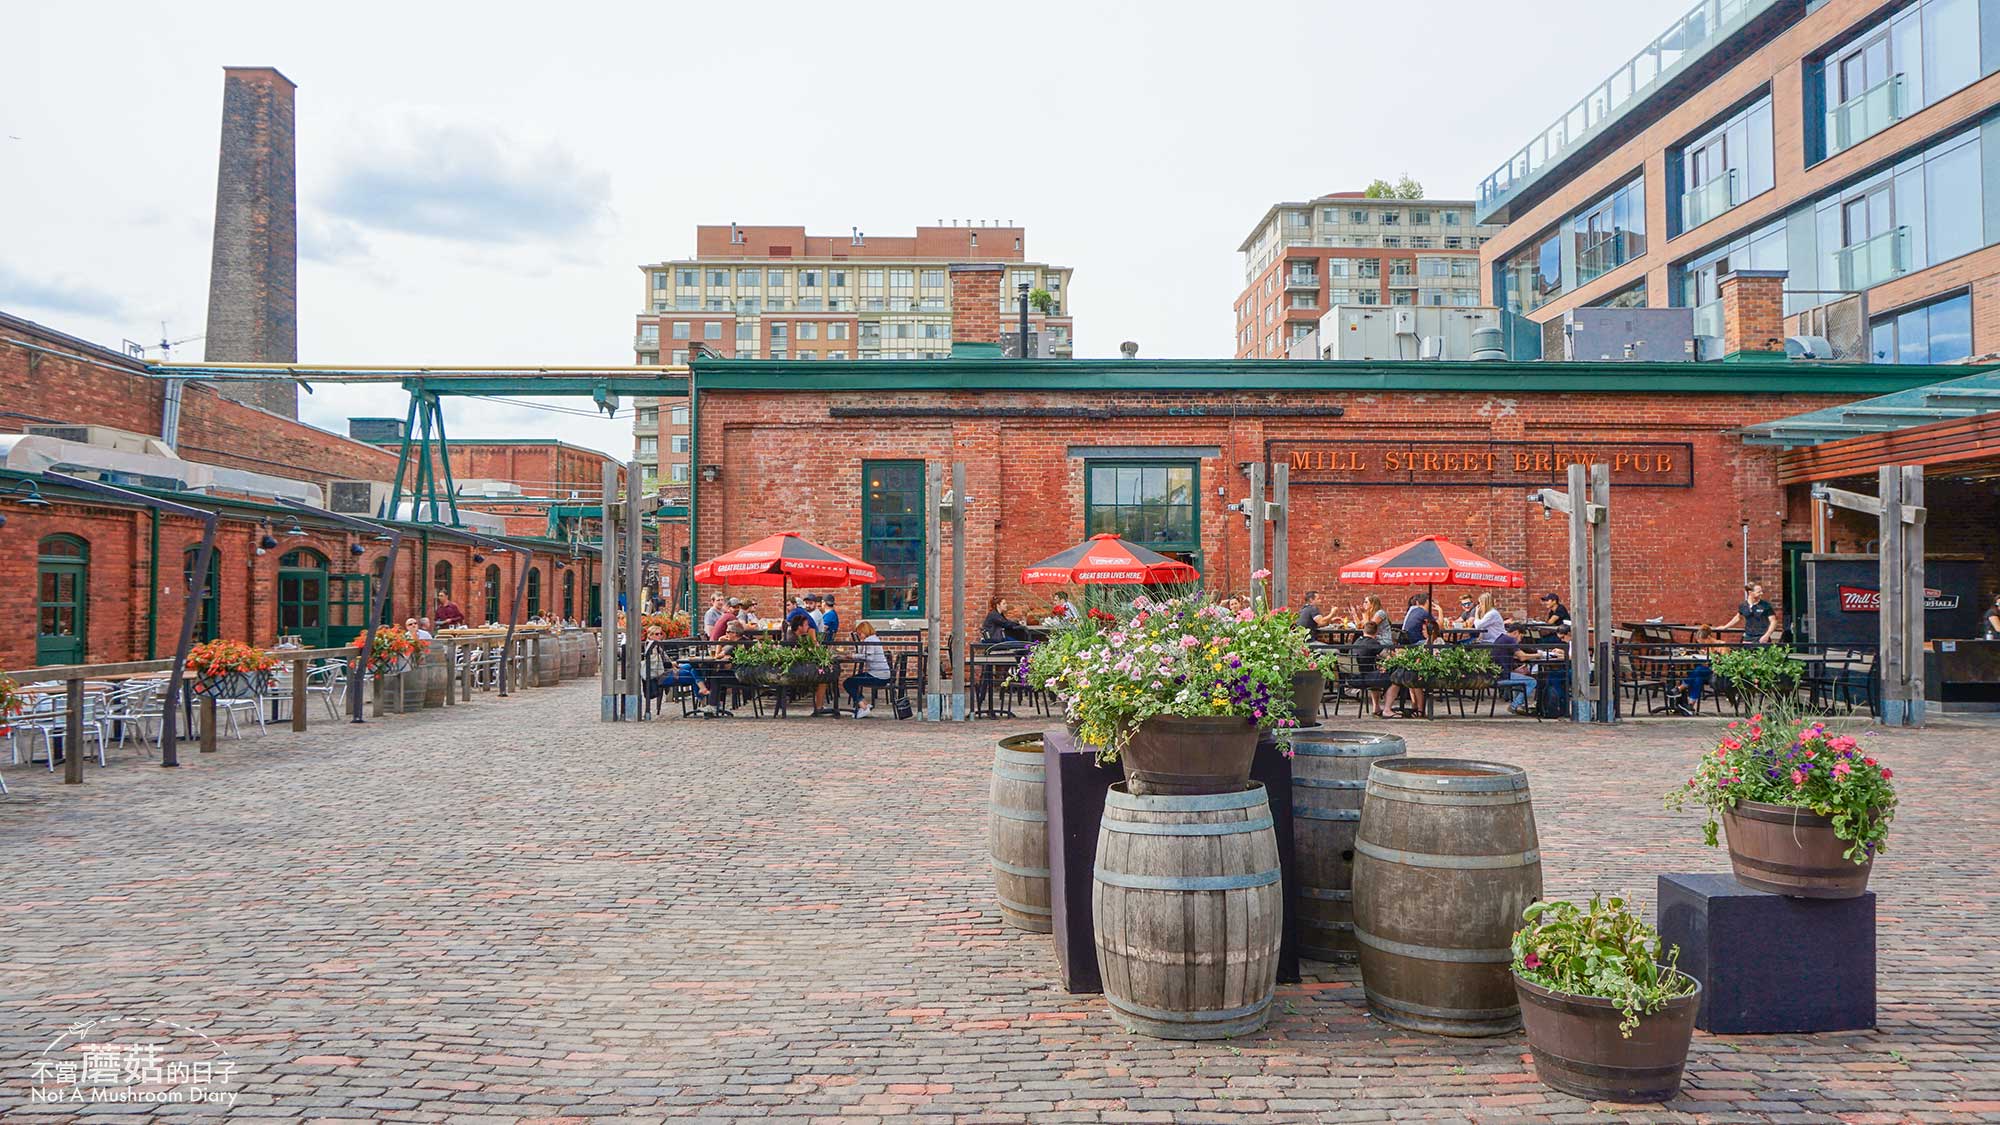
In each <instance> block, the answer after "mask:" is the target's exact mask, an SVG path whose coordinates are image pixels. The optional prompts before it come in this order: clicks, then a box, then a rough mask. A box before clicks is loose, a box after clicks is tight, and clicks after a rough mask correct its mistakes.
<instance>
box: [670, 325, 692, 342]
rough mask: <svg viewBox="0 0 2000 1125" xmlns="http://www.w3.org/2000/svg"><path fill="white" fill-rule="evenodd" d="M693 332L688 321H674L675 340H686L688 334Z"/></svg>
mask: <svg viewBox="0 0 2000 1125" xmlns="http://www.w3.org/2000/svg"><path fill="white" fill-rule="evenodd" d="M692 330H693V329H692V326H691V325H690V324H689V323H688V322H687V321H685V320H676V321H674V339H676V340H685V339H687V338H688V334H689V332H691V331H692Z"/></svg>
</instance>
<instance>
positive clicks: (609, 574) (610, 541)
mask: <svg viewBox="0 0 2000 1125" xmlns="http://www.w3.org/2000/svg"><path fill="white" fill-rule="evenodd" d="M599 499H600V500H601V501H602V505H601V507H602V512H601V515H600V518H599V522H600V524H601V525H602V526H601V528H600V529H599V532H598V537H597V547H598V552H597V555H598V558H597V613H598V618H597V624H598V628H599V631H600V635H599V637H598V649H597V653H598V659H597V695H598V704H597V720H598V721H599V722H603V723H610V722H616V721H617V719H618V693H617V690H616V685H615V677H616V675H617V668H618V509H617V504H618V463H617V462H616V461H606V462H605V463H604V492H603V493H602V494H601V495H600V496H599ZM693 533H694V532H693V529H692V528H690V529H689V534H690V535H692V534H693Z"/></svg>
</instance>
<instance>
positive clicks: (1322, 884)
mask: <svg viewBox="0 0 2000 1125" xmlns="http://www.w3.org/2000/svg"><path fill="white" fill-rule="evenodd" d="M1408 752H1409V751H1408V748H1407V747H1406V746H1405V745H1404V743H1403V740H1402V739H1400V738H1397V737H1395V736H1394V735H1387V734H1369V733H1367V732H1365V731H1352V730H1301V731H1295V732H1293V734H1292V839H1293V842H1294V843H1293V846H1294V848H1295V849H1296V851H1297V855H1298V874H1299V881H1298V886H1297V887H1296V888H1295V890H1296V893H1297V897H1298V912H1299V952H1300V953H1301V954H1302V955H1304V956H1306V957H1310V958H1312V959H1313V960H1315V961H1352V960H1354V959H1355V957H1356V955H1357V953H1358V952H1359V947H1358V946H1357V945H1356V944H1355V941H1354V834H1355V830H1356V829H1357V828H1359V827H1360V826H1361V792H1362V789H1363V787H1365V786H1366V785H1367V784H1368V768H1369V767H1370V766H1371V765H1373V764H1374V763H1376V762H1379V761H1382V760H1383V759H1385V758H1400V757H1403V756H1404V755H1405V754H1407V753H1408Z"/></svg>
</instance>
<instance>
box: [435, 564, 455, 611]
mask: <svg viewBox="0 0 2000 1125" xmlns="http://www.w3.org/2000/svg"><path fill="white" fill-rule="evenodd" d="M431 572H432V575H431V588H432V589H433V590H434V591H436V592H437V600H438V601H441V602H448V601H454V600H456V599H454V598H453V597H452V594H453V593H454V591H453V590H452V588H451V562H450V560H448V559H439V560H438V564H437V565H436V566H434V567H432V568H431Z"/></svg>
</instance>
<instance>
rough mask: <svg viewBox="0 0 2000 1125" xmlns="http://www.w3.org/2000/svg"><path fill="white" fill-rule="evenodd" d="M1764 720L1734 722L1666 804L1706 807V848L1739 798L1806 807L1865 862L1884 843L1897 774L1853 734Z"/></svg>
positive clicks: (1799, 721)
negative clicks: (1830, 825) (1866, 750)
mask: <svg viewBox="0 0 2000 1125" xmlns="http://www.w3.org/2000/svg"><path fill="white" fill-rule="evenodd" d="M1764 719H1765V717H1764V716H1763V715H1754V716H1752V717H1751V718H1750V719H1749V720H1748V721H1747V722H1746V721H1744V720H1732V721H1731V722H1730V724H1729V727H1728V729H1727V730H1725V731H1723V733H1722V737H1721V738H1719V739H1717V740H1716V744H1715V749H1714V751H1713V752H1710V753H1704V754H1703V755H1702V757H1701V764H1700V765H1698V766H1696V767H1695V771H1694V776H1692V777H1690V778H1688V780H1687V784H1686V785H1683V786H1680V787H1678V788H1675V789H1673V790H1671V791H1669V792H1668V793H1667V802H1666V803H1667V807H1668V808H1670V809H1681V808H1685V807H1687V806H1688V805H1698V806H1700V807H1702V808H1704V809H1706V810H1708V820H1707V822H1706V823H1704V824H1703V825H1702V834H1703V836H1704V838H1705V839H1706V840H1707V841H1708V845H1709V846H1710V847H1715V846H1716V845H1717V843H1718V837H1717V829H1718V827H1719V825H1720V820H1721V817H1722V813H1723V811H1724V810H1725V809H1732V808H1735V807H1736V802H1738V801H1762V802H1764V803H1766V804H1772V805H1785V806H1788V807H1791V808H1801V809H1810V810H1812V811H1813V812H1815V813H1818V814H1819V815H1820V816H1824V817H1828V818H1830V819H1831V820H1832V821H1833V834H1834V835H1835V836H1836V837H1838V838H1839V839H1842V840H1845V841H1847V843H1848V848H1847V851H1846V852H1845V855H1846V856H1847V858H1848V859H1850V860H1853V861H1854V862H1855V863H1857V864H1860V863H1866V862H1868V861H1869V860H1870V859H1872V858H1874V856H1875V854H1876V853H1877V852H1880V851H1883V850H1885V849H1886V848H1887V846H1888V839H1889V822H1890V821H1891V820H1893V819H1894V818H1895V815H1896V790H1895V787H1894V786H1893V785H1891V784H1890V779H1891V778H1893V777H1895V776H1896V774H1895V771H1893V770H1891V769H1889V767H1887V766H1885V765H1883V764H1881V763H1880V762H1878V761H1876V760H1875V759H1874V758H1871V757H1869V756H1867V755H1866V754H1864V753H1863V752H1862V750H1861V744H1860V743H1859V742H1857V741H1856V740H1855V739H1854V738H1853V736H1851V735H1845V734H1833V733H1830V732H1829V731H1828V730H1827V729H1826V724H1825V723H1823V722H1818V721H1813V722H1808V721H1806V720H1804V719H1787V718H1782V717H1776V718H1774V721H1772V722H1770V723H1766V722H1765V721H1764Z"/></svg>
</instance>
